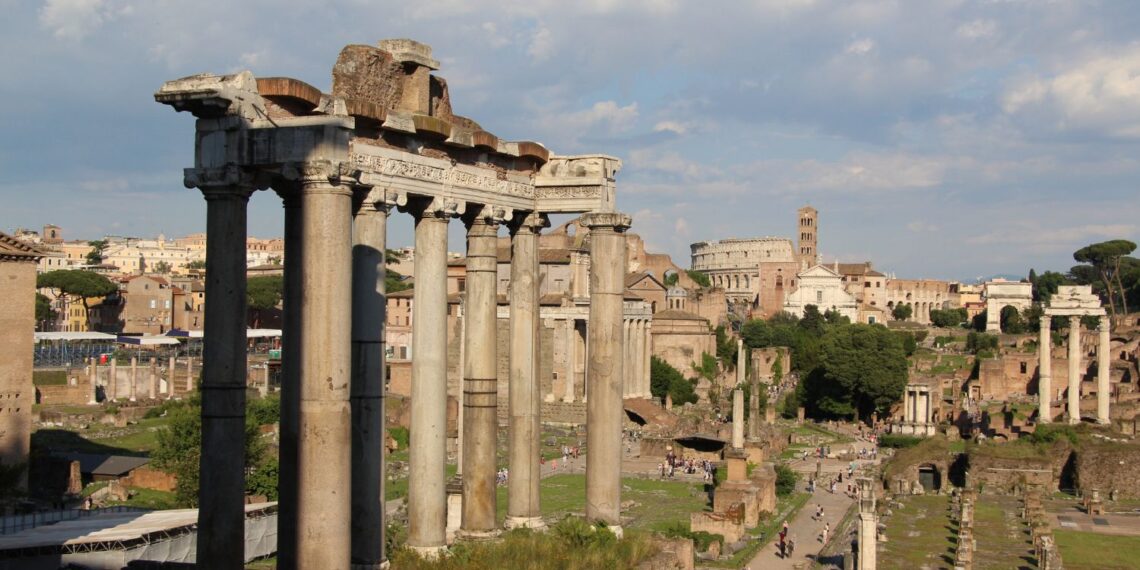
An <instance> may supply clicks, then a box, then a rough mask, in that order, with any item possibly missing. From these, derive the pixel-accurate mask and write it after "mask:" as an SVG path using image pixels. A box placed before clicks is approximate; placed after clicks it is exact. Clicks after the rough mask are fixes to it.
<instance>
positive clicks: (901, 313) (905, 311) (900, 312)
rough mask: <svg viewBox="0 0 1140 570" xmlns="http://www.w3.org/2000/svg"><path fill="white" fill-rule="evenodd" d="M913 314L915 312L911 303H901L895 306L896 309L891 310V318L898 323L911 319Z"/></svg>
mask: <svg viewBox="0 0 1140 570" xmlns="http://www.w3.org/2000/svg"><path fill="white" fill-rule="evenodd" d="M913 312H914V310H913V309H911V306H910V303H899V304H898V305H895V308H893V309H891V317H893V318H894V319H895V320H896V321H905V320H907V319H909V318H910V316H911V314H912V313H913Z"/></svg>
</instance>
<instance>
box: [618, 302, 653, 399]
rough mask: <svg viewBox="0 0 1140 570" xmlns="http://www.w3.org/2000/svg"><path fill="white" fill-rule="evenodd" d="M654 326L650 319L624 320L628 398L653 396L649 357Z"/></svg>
mask: <svg viewBox="0 0 1140 570" xmlns="http://www.w3.org/2000/svg"><path fill="white" fill-rule="evenodd" d="M652 326H653V324H652V321H650V320H649V319H628V320H626V321H625V322H624V325H623V328H624V334H625V347H626V351H625V394H624V396H625V397H626V398H652V397H653V395H652V394H651V393H650V375H649V368H650V363H649V358H650V356H651V355H652V352H653V334H652V331H651V327H652Z"/></svg>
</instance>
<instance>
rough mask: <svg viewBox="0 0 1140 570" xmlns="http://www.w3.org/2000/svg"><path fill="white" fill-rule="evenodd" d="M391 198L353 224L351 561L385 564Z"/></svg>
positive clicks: (363, 568)
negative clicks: (387, 262) (386, 281)
mask: <svg viewBox="0 0 1140 570" xmlns="http://www.w3.org/2000/svg"><path fill="white" fill-rule="evenodd" d="M388 208H389V204H388V203H387V200H386V199H385V197H384V196H383V192H382V191H380V192H379V193H378V194H369V195H367V196H364V197H363V201H362V202H361V203H360V204H359V205H358V206H357V207H356V214H355V216H354V218H353V224H352V387H351V389H350V393H351V394H350V399H351V408H352V567H353V568H354V569H355V570H375V569H378V568H381V567H382V565H383V564H384V562H385V560H387V556H386V555H385V552H384V530H385V528H384V527H385V524H386V520H385V517H384V480H385V473H384V364H385V362H384V323H385V322H386V321H387V319H386V318H385V315H386V314H387V311H386V309H387V307H386V295H385V287H384V277H385V266H384V250H385V247H387V234H388Z"/></svg>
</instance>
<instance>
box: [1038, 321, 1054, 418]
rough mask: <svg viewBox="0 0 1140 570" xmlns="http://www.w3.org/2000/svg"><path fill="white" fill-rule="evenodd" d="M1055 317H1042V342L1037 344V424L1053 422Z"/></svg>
mask: <svg viewBox="0 0 1140 570" xmlns="http://www.w3.org/2000/svg"><path fill="white" fill-rule="evenodd" d="M1052 322H1053V317H1052V316H1050V315H1049V314H1048V313H1046V314H1045V315H1044V316H1042V317H1041V340H1040V342H1038V344H1037V399H1038V400H1039V402H1038V409H1037V423H1042V424H1047V423H1049V422H1051V421H1053V411H1052V408H1051V405H1052V402H1053V354H1052V353H1053V339H1052V337H1051V336H1050V335H1051V334H1052V331H1051V330H1050V326H1051V324H1052Z"/></svg>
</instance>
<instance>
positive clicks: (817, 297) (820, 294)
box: [815, 290, 823, 303]
mask: <svg viewBox="0 0 1140 570" xmlns="http://www.w3.org/2000/svg"><path fill="white" fill-rule="evenodd" d="M815 302H816V303H822V302H823V290H818V291H816V292H815Z"/></svg>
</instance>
